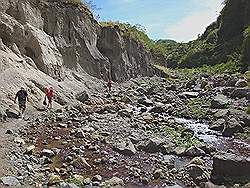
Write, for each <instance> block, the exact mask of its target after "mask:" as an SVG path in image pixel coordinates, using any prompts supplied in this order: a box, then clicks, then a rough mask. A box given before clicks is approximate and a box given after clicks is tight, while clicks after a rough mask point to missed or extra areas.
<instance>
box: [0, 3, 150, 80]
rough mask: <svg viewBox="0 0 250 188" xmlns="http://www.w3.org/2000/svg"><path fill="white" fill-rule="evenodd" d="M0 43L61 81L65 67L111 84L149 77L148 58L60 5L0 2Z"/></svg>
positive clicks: (128, 41)
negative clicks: (108, 81) (110, 78)
mask: <svg viewBox="0 0 250 188" xmlns="http://www.w3.org/2000/svg"><path fill="white" fill-rule="evenodd" d="M0 31H1V33H0V38H1V39H2V41H3V43H4V44H5V45H6V46H8V47H11V49H14V50H13V51H14V53H15V54H18V55H19V57H20V58H22V59H24V58H27V57H29V58H31V59H32V60H33V61H34V63H33V65H35V67H36V68H38V69H39V70H40V71H42V72H44V73H45V74H47V75H49V76H51V77H53V78H56V79H63V78H64V76H65V73H64V68H69V69H71V70H74V71H84V72H86V73H88V74H90V75H91V76H94V77H97V78H103V79H107V78H108V77H109V74H111V76H112V79H113V80H115V81H123V80H127V79H129V78H131V77H136V76H140V75H142V76H147V75H149V76H150V75H153V73H154V71H153V68H152V67H151V65H150V63H152V59H153V57H152V55H151V53H149V52H147V51H146V50H145V48H144V47H143V46H142V44H140V43H138V42H136V41H134V40H132V39H131V38H130V37H125V36H122V35H121V34H120V33H119V32H118V31H117V30H116V29H114V28H102V27H101V26H100V25H99V24H98V23H97V21H96V20H95V19H94V18H93V16H92V15H91V13H89V11H88V10H87V9H86V8H84V7H81V8H77V7H75V6H73V5H70V4H64V3H62V1H56V0H55V1H48V0H44V1H42V0H29V1H28V0H15V1H13V0H11V1H10V0H7V1H3V0H1V12H0Z"/></svg>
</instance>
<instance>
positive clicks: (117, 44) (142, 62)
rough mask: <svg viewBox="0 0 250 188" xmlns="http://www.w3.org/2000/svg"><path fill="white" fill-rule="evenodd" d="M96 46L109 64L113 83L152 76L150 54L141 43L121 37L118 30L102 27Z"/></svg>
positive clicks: (151, 58)
mask: <svg viewBox="0 0 250 188" xmlns="http://www.w3.org/2000/svg"><path fill="white" fill-rule="evenodd" d="M97 46H98V49H99V50H100V51H101V53H102V54H103V55H105V56H106V57H107V58H108V59H109V61H110V63H111V65H110V75H111V78H112V79H113V80H114V81H124V80H127V79H129V78H134V77H137V76H142V75H148V76H152V75H154V70H153V68H152V67H151V66H150V64H151V63H152V61H153V57H152V54H151V53H149V52H147V51H146V50H145V48H144V47H143V45H142V44H141V43H138V42H137V41H135V40H133V39H131V38H129V37H125V36H123V33H122V31H120V30H119V29H115V28H110V27H103V28H102V32H101V34H100V37H99V40H98V43H97Z"/></svg>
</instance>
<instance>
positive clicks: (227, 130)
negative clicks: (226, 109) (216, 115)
mask: <svg viewBox="0 0 250 188" xmlns="http://www.w3.org/2000/svg"><path fill="white" fill-rule="evenodd" d="M243 132H244V129H243V127H242V126H241V125H240V123H239V122H238V121H237V120H236V119H235V118H232V119H230V120H229V121H227V123H226V124H225V126H224V129H223V131H222V135H223V136H225V137H230V136H233V135H234V134H235V133H243Z"/></svg>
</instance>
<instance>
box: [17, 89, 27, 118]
mask: <svg viewBox="0 0 250 188" xmlns="http://www.w3.org/2000/svg"><path fill="white" fill-rule="evenodd" d="M16 99H18V105H19V115H20V116H21V117H23V114H24V111H25V109H26V102H27V100H28V93H27V91H26V90H25V89H24V87H21V89H20V90H19V91H18V92H17V93H16V97H15V103H16Z"/></svg>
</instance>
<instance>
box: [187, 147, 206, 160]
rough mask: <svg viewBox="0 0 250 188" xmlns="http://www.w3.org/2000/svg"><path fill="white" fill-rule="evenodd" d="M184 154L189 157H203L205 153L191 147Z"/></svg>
mask: <svg viewBox="0 0 250 188" xmlns="http://www.w3.org/2000/svg"><path fill="white" fill-rule="evenodd" d="M185 154H186V155H187V156H190V157H199V156H204V155H205V154H206V153H205V152H204V151H203V150H202V149H200V148H198V147H196V146H192V147H190V148H188V149H187V150H186V151H185Z"/></svg>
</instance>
